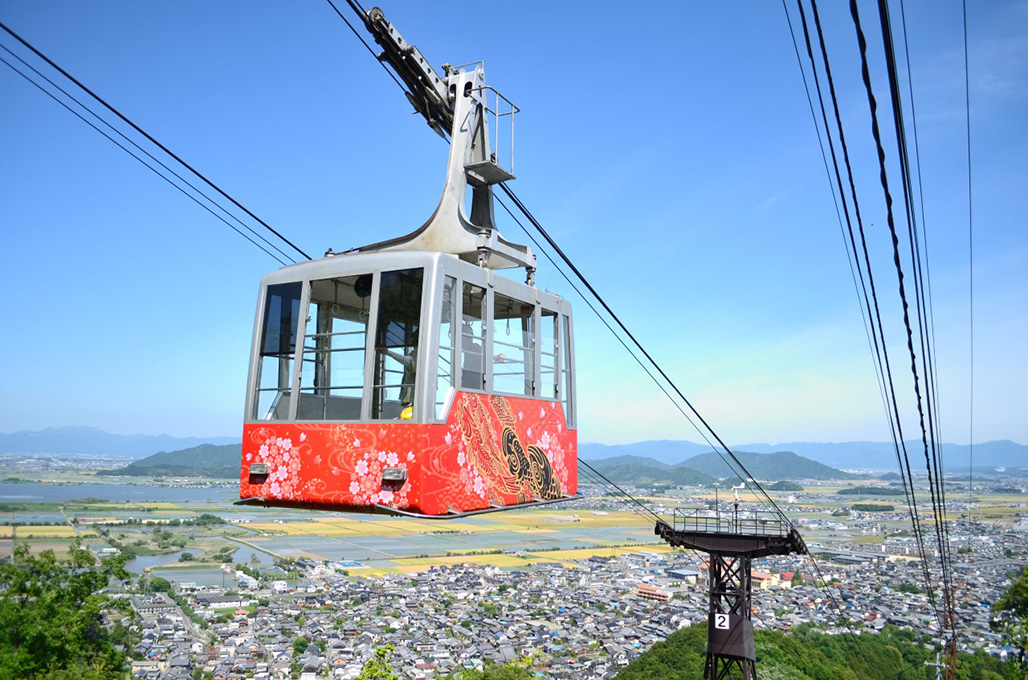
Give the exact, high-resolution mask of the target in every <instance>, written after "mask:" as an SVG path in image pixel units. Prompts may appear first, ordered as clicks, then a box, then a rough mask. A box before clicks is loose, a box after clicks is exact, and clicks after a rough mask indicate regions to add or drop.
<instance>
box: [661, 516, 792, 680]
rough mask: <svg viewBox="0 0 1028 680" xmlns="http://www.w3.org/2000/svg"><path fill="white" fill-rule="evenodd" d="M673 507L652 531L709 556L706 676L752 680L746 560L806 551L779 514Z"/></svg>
mask: <svg viewBox="0 0 1028 680" xmlns="http://www.w3.org/2000/svg"><path fill="white" fill-rule="evenodd" d="M738 514H739V513H738V504H736V511H735V513H734V515H733V516H732V517H728V518H726V517H722V516H720V515H718V516H714V517H705V516H701V515H700V514H699V512H698V511H696V512H693V513H686V512H683V511H680V510H675V512H674V514H673V515H672V520H671V521H672V523H671V524H668V523H667V522H665V521H663V520H660V521H658V522H657V526H656V528H655V529H654V533H656V534H657V535H658V536H660V537H661V538H663V539H664V540H665V541H667V542H668V543H670V544H671V545H673V546H676V547H681V548H690V549H692V550H699V551H701V552H705V553H707V554H708V555H709V556H710V603H709V614H708V618H707V662H706V667H705V668H704V671H703V678H704V680H755V679H756V677H757V664H756V660H757V654H756V648H755V647H754V643H753V623H752V622H751V621H750V611H751V608H750V591H751V581H750V564H751V562H752V560H753V558H754V557H765V556H767V555H788V554H790V553H806V552H807V547H806V545H804V543H803V539H802V538H801V537H800V535H799V532H797V531H796V529H794V528H793V527H791V526H790V525H789V524H788V523H787V522H784V521H782V519H781V518H780V517H777V516H776V517H775V518H774V519H761V518H758V517H754V518H745V519H739V516H738Z"/></svg>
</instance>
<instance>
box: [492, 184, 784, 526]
mask: <svg viewBox="0 0 1028 680" xmlns="http://www.w3.org/2000/svg"><path fill="white" fill-rule="evenodd" d="M495 198H496V202H497V203H499V204H500V207H501V208H503V209H504V211H506V213H507V214H508V215H509V216H510V218H511V219H512V220H514V223H515V224H517V225H518V226H519V227H520V228H521V230H522V231H523V232H525V235H526V236H527V237H528V238H529V239H530V240H531V241H532V244H533V245H535V247H536V248H537V249H538V250H539V252H541V253H542V254H543V256H544V257H546V259H547V260H549V261H550V264H552V265H553V267H554V269H556V271H557V273H559V274H560V275H561V277H563V278H564V280H565V281H566V282H567V283H568V285H569V286H571V288H572V289H573V290H574V291H575V292H576V293H577V294H578V296H579V297H580V298H581V299H582V301H583V302H584V303H585V304H586V306H587V307H589V309H590V310H591V311H592V313H593V314H595V315H596V318H597V319H599V321H600V323H602V324H603V325H604V326H606V328H607V330H609V331H610V332H611V335H613V336H614V338H615V339H616V340H617V341H618V342H619V343H620V344H621V346H622V347H623V348H624V349H625V351H626V352H628V354H629V356H631V357H632V359H633V360H635V362H636V363H637V364H638V365H639V367H640V368H641V369H642V370H643V372H645V373H646V375H647V376H649V378H650V379H651V380H652V381H653V383H654V384H655V385H656V386H657V389H659V390H660V391H661V392H663V393H664V396H666V397H667V398H668V400H669V401H670V402H671V404H672V405H673V406H674V407H675V408H676V409H677V410H678V412H679V413H681V414H682V416H683V417H684V418H685V419H686V420H687V421H688V422H689V424H690V425H692V426H693V429H695V430H696V432H697V434H699V435H700V437H702V438H703V439H704V440H706V442H707V444H708V445H710V447H711V449H712V450H713V451H714V453H716V454H717V455H718V457H719V458H721V461H722V462H723V463H725V465H726V466H728V468H729V470H731V471H732V473H733V474H736V475H739V476H740V477H741V476H742V473H741V472H740V471H738V470H735V469H733V468H732V465H731V463H730V462H729V461H728V460H727V459H726V458H725V457H724V455H722V454H721V452H720V451H718V449H717V447H716V446H714V444H713V442H711V441H710V439H709V438H708V437H707V435H706V433H705V432H704V431H703V430H701V429H700V428H699V427H698V426H697V425H696V423H695V422H693V420H692V418H691V417H690V416H689V413H688V412H687V411H686V410H685V409H684V408H682V405H681V404H680V403H679V402H678V401H677V400H676V399H675V398H674V396H672V394H671V393H670V392H668V390H667V387H665V386H664V384H663V383H661V381H660V379H659V378H657V376H655V375H654V374H653V372H652V371H651V370H650V367H649V366H647V365H646V363H645V362H643V361H642V359H640V358H639V356H638V355H637V354H636V353H635V352H633V351H632V348H631V347H630V346H629V345H628V343H627V342H625V340H624V338H622V337H621V336H620V335H618V333H617V331H615V330H614V327H613V326H611V325H610V322H609V321H608V320H607V319H606V318H605V317H604V316H603V315H602V314H601V313H600V311H599V310H598V309H596V307H595V305H593V303H592V302H591V301H590V300H589V298H588V297H586V296H585V295H584V294H583V293H582V291H581V290H579V288H578V286H576V285H575V282H574V281H572V280H571V278H570V277H569V276H568V275H567V274H566V273H565V272H564V270H563V269H561V267H560V265H558V264H557V262H555V261H554V260H553V258H552V257H551V256H550V254H549V252H547V250H546V249H545V248H543V247H542V245H541V244H540V243H539V241H537V240H536V238H535V236H533V235H532V233H531V232H530V231H528V229H526V228H525V225H523V224H522V223H521V221H520V220H518V218H517V216H515V215H514V213H513V212H512V211H511V209H510V208H509V207H508V206H507V204H506V203H504V202H503V201H502V200H500V198H499V197H498V196H497V197H495ZM757 500H758V501H759V502H760V503H761V505H763V506H764V508H765V509H766V510H767V511H768V512H774V510H772V509H771V507H770V506H768V504H767V503H766V502H764V500H763V499H761V498H759V497H758V498H757Z"/></svg>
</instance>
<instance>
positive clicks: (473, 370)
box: [460, 320, 484, 390]
mask: <svg viewBox="0 0 1028 680" xmlns="http://www.w3.org/2000/svg"><path fill="white" fill-rule="evenodd" d="M475 339H476V338H475V331H474V329H473V328H472V327H471V324H469V323H468V322H467V320H465V321H464V328H463V330H462V332H461V356H462V363H461V367H462V369H463V370H462V371H461V379H460V386H461V387H463V388H467V389H472V390H480V389H482V387H483V380H482V376H483V372H484V362H483V358H484V357H483V356H482V345H480V344H479V343H477V342H475Z"/></svg>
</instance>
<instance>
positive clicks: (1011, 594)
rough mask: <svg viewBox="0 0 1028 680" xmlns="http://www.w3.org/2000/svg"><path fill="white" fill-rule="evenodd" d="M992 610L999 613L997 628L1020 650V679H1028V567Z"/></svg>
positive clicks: (1022, 570) (1024, 568)
mask: <svg viewBox="0 0 1028 680" xmlns="http://www.w3.org/2000/svg"><path fill="white" fill-rule="evenodd" d="M992 609H993V611H995V612H997V613H999V618H998V621H997V627H998V628H999V629H1000V631H1002V633H1003V637H1004V638H1005V639H1006V640H1007V642H1009V643H1010V644H1011V645H1013V646H1015V647H1017V648H1018V649H1019V650H1020V655H1019V656H1020V659H1019V660H1018V661H1016V662H1015V663H1017V664H1018V665H1019V666H1020V668H1019V671H1020V677H1021V678H1028V665H1026V664H1025V657H1026V651H1028V565H1025V566H1024V567H1022V568H1021V573H1020V574H1018V575H1017V578H1015V579H1014V582H1013V583H1011V584H1010V587H1008V588H1007V589H1006V591H1005V592H1004V593H1003V595H1001V596H1000V598H999V599H998V600H996V603H995V604H993V605H992Z"/></svg>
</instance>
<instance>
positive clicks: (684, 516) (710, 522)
mask: <svg viewBox="0 0 1028 680" xmlns="http://www.w3.org/2000/svg"><path fill="white" fill-rule="evenodd" d="M701 512H702V513H704V514H700V513H701ZM712 512H713V513H714V514H713V515H710V514H706V513H712ZM747 514H750V511H747ZM752 514H753V515H755V516H753V517H739V514H738V509H735V510H734V511H733V512H732V513H729V514H722V513H721V512H720V509H717V510H710V509H707V508H703V509H702V510H701V509H700V508H694V509H692V510H688V509H682V508H675V509H674V510H673V511H672V523H673V528H674V529H675V530H676V531H696V532H703V533H733V534H751V535H758V536H786V535H787V534H788V533H789V526H788V525H787V524H786V523H785V522H783V521H782V520H781V519H780V518H778V516H777V515H775V514H774V513H770V512H760V511H754V512H753V513H752Z"/></svg>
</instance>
